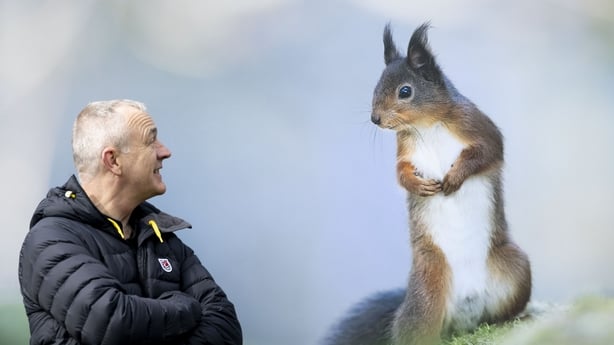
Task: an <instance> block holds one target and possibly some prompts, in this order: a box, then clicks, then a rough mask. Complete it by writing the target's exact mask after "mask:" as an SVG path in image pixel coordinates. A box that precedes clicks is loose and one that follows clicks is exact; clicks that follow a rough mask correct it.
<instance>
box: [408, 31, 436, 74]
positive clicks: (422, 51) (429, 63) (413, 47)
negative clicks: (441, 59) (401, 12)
mask: <svg viewBox="0 0 614 345" xmlns="http://www.w3.org/2000/svg"><path fill="white" fill-rule="evenodd" d="M429 28H430V23H429V22H426V23H424V24H422V25H420V26H419V27H418V28H417V29H416V31H414V33H413V35H411V39H410V40H409V46H408V47H407V64H409V66H410V67H411V68H412V69H414V70H415V71H417V72H418V73H420V74H421V75H422V76H423V77H425V78H426V79H428V80H431V81H437V80H438V79H439V77H440V75H441V72H440V70H439V67H438V66H437V63H436V62H435V57H434V56H433V53H432V52H431V48H430V47H429V43H428V37H427V35H426V32H427V31H428V29H429Z"/></svg>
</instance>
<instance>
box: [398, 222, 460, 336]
mask: <svg viewBox="0 0 614 345" xmlns="http://www.w3.org/2000/svg"><path fill="white" fill-rule="evenodd" d="M415 230H416V231H414V234H415V235H413V236H412V249H413V250H414V252H413V263H412V270H411V275H410V278H409V286H408V290H407V294H406V297H405V301H404V302H403V304H402V305H401V306H400V307H399V309H398V310H397V317H396V318H395V322H394V324H393V338H394V339H395V340H396V341H397V343H398V344H403V345H430V344H436V343H438V342H439V340H440V332H441V329H442V327H443V322H444V318H445V309H446V308H445V306H446V301H447V297H448V293H449V286H450V277H451V272H450V268H449V266H448V264H447V262H446V257H445V255H444V253H443V252H442V251H441V249H440V248H439V247H438V246H436V245H435V244H434V243H433V241H432V239H431V238H430V236H429V235H427V234H426V232H425V229H423V228H416V229H415ZM407 325H410V326H409V327H406V326H407Z"/></svg>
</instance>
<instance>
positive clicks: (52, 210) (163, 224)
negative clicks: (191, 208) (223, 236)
mask: <svg viewBox="0 0 614 345" xmlns="http://www.w3.org/2000/svg"><path fill="white" fill-rule="evenodd" d="M45 217H63V218H69V219H73V220H77V221H80V222H82V223H86V224H89V225H91V226H93V227H95V228H97V229H100V230H101V231H105V232H109V233H111V234H114V235H116V236H118V237H123V235H122V231H121V222H119V221H118V220H116V219H112V218H110V217H108V216H106V215H104V214H103V213H101V212H100V211H99V210H98V209H97V208H96V207H95V206H94V204H93V203H92V201H91V200H90V199H89V197H88V196H87V194H86V193H85V191H84V190H83V188H82V187H81V184H80V183H79V181H78V180H77V178H76V177H75V176H74V175H72V176H71V177H70V178H69V179H68V181H67V182H66V183H65V184H64V185H63V186H61V187H55V188H52V189H50V190H49V192H48V193H47V197H46V198H45V199H43V200H42V201H41V202H40V203H39V205H38V207H37V208H36V210H35V211H34V215H33V216H32V219H31V221H30V228H31V227H33V226H34V225H35V224H36V223H38V221H40V220H41V219H43V218H45ZM131 222H133V224H136V225H137V229H138V231H139V233H138V241H139V244H140V243H142V241H144V240H145V239H147V238H149V237H150V236H152V235H156V236H157V237H158V238H159V239H160V240H162V235H161V234H162V233H169V232H174V231H177V230H181V229H186V228H191V227H192V226H191V225H190V224H189V223H188V222H186V221H185V220H183V219H181V218H178V217H174V216H171V215H169V214H168V213H165V212H162V211H160V210H159V209H158V208H156V207H155V206H153V205H152V204H150V203H148V202H144V203H142V204H140V205H139V206H137V208H136V209H135V210H134V211H133V212H132V216H131ZM118 228H119V229H118Z"/></svg>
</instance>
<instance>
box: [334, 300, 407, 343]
mask: <svg viewBox="0 0 614 345" xmlns="http://www.w3.org/2000/svg"><path fill="white" fill-rule="evenodd" d="M404 298H405V290H404V289H398V290H392V291H386V292H380V293H377V294H375V295H373V296H370V297H368V298H367V299H365V300H364V301H362V302H360V303H359V304H357V305H356V306H354V307H353V308H352V309H351V310H350V312H349V313H348V315H347V316H346V317H345V318H343V319H342V320H341V321H340V322H339V323H338V324H337V325H335V326H334V327H333V329H332V331H331V332H330V334H329V335H328V337H327V338H326V339H325V340H324V342H323V343H322V344H323V345H388V344H390V343H391V335H390V327H391V325H392V320H393V319H394V314H395V312H396V310H397V308H398V307H399V306H400V305H401V303H402V302H403V299H404Z"/></svg>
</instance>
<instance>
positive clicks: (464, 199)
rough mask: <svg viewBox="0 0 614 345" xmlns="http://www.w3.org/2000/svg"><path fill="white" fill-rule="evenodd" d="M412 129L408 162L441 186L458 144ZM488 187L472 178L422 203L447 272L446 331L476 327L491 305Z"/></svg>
mask: <svg viewBox="0 0 614 345" xmlns="http://www.w3.org/2000/svg"><path fill="white" fill-rule="evenodd" d="M416 130H417V131H418V132H419V135H413V136H411V139H410V140H415V142H414V148H415V150H414V152H413V154H412V156H411V157H408V159H409V160H410V161H411V162H412V163H413V164H414V166H415V167H416V169H417V170H418V171H419V172H420V173H422V175H423V176H424V177H425V178H434V179H437V180H439V181H443V177H444V176H445V175H446V173H447V172H448V170H449V169H450V167H451V165H452V163H454V161H455V160H456V158H458V156H459V154H460V152H461V151H462V149H463V147H464V145H463V143H462V142H460V141H459V140H458V139H457V138H456V137H454V136H453V135H452V134H451V133H450V132H449V131H448V129H447V128H446V127H445V126H444V125H442V124H436V125H434V126H431V127H428V128H417V129H416ZM493 187H494V186H493V185H492V182H491V181H490V180H489V179H488V178H486V177H482V176H472V177H470V178H468V179H467V180H466V181H465V182H464V183H463V185H462V187H461V188H460V189H459V190H458V191H456V192H455V193H453V194H451V195H448V196H444V195H443V193H438V194H436V195H434V196H431V197H426V198H424V199H423V202H424V207H423V208H422V212H423V213H422V216H421V217H420V218H421V221H422V222H423V223H424V224H425V225H426V228H427V229H428V230H429V231H430V235H431V236H432V238H433V241H434V242H435V244H436V245H438V246H439V247H440V248H441V250H442V251H443V253H444V254H445V256H446V259H447V261H448V264H449V265H450V268H451V271H452V282H451V283H452V286H451V291H450V294H449V298H448V305H447V312H446V320H445V325H444V327H445V328H448V327H452V328H454V329H471V328H474V327H476V326H477V323H478V322H479V320H480V318H481V317H482V315H483V313H484V311H485V309H489V308H488V307H487V306H489V305H491V303H492V302H495V301H492V300H490V299H491V297H489V296H493V294H492V293H490V292H489V291H488V290H489V288H488V286H489V285H491V284H492V282H491V284H488V281H489V280H490V279H489V277H488V275H489V273H488V268H487V263H486V260H487V256H488V249H489V246H490V237H491V233H492V231H493V230H492V226H493V215H492V213H493V200H492V195H493ZM493 292H494V291H493ZM495 295H496V294H495ZM493 297H494V296H493ZM495 303H496V302H495Z"/></svg>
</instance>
